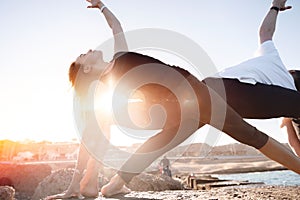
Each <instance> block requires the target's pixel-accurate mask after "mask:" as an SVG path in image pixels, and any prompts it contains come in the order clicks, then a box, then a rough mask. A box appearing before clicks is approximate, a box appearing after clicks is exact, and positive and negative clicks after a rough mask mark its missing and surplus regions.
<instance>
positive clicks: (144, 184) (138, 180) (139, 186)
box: [127, 173, 183, 191]
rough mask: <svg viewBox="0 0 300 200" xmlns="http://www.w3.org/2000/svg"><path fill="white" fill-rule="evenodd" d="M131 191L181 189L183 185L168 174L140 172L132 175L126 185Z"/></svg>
mask: <svg viewBox="0 0 300 200" xmlns="http://www.w3.org/2000/svg"><path fill="white" fill-rule="evenodd" d="M127 186H128V187H129V188H130V189H131V190H132V191H164V190H181V189H183V185H182V183H181V182H180V181H178V180H175V179H172V178H170V177H169V176H157V175H152V174H147V173H142V174H140V175H138V176H136V177H134V178H133V179H132V180H131V182H130V183H129V184H128V185H127Z"/></svg>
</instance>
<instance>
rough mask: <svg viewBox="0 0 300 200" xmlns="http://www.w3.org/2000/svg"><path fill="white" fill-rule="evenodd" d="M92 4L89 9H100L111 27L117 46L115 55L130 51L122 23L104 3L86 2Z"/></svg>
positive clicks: (95, 0) (96, 0)
mask: <svg viewBox="0 0 300 200" xmlns="http://www.w3.org/2000/svg"><path fill="white" fill-rule="evenodd" d="M86 1H87V2H89V3H91V5H90V6H88V8H98V9H100V11H101V12H102V13H103V15H104V17H105V19H106V21H107V23H108V25H109V27H110V28H111V29H112V32H113V36H114V40H115V44H114V51H115V53H117V52H120V51H128V46H127V42H126V38H125V35H124V32H123V29H122V26H121V23H120V21H119V20H118V19H117V17H116V16H115V15H114V14H113V13H112V12H111V11H110V10H109V9H108V8H107V7H106V6H105V5H104V3H103V2H102V1H100V0H86Z"/></svg>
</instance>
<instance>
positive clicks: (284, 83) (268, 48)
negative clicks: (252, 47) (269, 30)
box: [214, 40, 297, 90]
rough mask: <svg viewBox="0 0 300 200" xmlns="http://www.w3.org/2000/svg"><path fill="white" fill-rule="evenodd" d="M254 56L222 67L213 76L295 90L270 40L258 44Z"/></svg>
mask: <svg viewBox="0 0 300 200" xmlns="http://www.w3.org/2000/svg"><path fill="white" fill-rule="evenodd" d="M255 55H256V57H254V58H252V59H250V60H247V61H245V62H242V63H240V64H238V65H236V66H233V67H230V68H227V69H224V70H223V71H221V72H219V73H217V74H216V75H215V76H214V77H221V78H231V79H238V80H239V81H240V82H243V83H250V84H256V83H263V84H267V85H277V86H281V87H284V88H288V89H292V90H297V89H296V87H295V84H294V79H293V77H292V76H291V74H290V73H289V72H288V70H287V69H286V67H285V66H284V64H283V63H282V61H281V59H280V56H279V53H278V51H277V49H276V48H275V45H274V43H273V41H272V40H268V41H266V42H264V43H263V44H261V45H260V47H259V49H258V50H257V52H256V54H255Z"/></svg>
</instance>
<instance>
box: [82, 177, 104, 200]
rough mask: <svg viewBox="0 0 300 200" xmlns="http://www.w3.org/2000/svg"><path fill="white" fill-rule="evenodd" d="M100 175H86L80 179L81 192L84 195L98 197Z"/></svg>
mask: <svg viewBox="0 0 300 200" xmlns="http://www.w3.org/2000/svg"><path fill="white" fill-rule="evenodd" d="M98 184H99V183H98V176H97V174H96V175H95V176H84V177H83V178H82V180H81V181H80V194H81V195H83V196H84V197H90V198H91V197H98V195H99V186H98Z"/></svg>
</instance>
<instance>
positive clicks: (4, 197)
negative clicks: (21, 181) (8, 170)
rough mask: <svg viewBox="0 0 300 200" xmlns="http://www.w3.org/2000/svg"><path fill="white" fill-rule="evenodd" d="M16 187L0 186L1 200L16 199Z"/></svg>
mask: <svg viewBox="0 0 300 200" xmlns="http://www.w3.org/2000/svg"><path fill="white" fill-rule="evenodd" d="M14 197H15V189H14V188H13V187H11V186H0V199H1V200H14Z"/></svg>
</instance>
